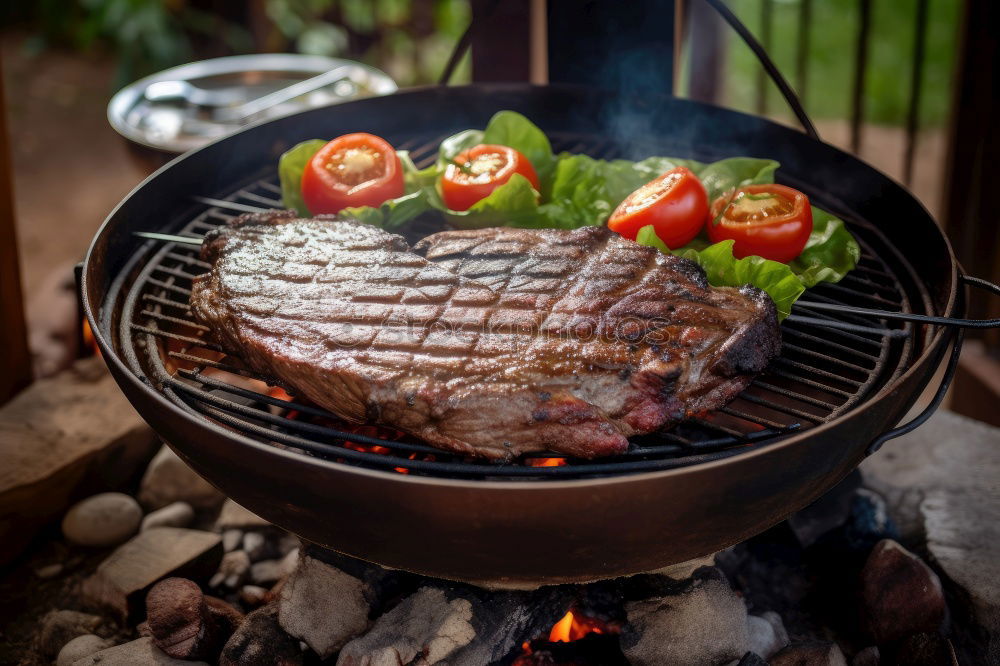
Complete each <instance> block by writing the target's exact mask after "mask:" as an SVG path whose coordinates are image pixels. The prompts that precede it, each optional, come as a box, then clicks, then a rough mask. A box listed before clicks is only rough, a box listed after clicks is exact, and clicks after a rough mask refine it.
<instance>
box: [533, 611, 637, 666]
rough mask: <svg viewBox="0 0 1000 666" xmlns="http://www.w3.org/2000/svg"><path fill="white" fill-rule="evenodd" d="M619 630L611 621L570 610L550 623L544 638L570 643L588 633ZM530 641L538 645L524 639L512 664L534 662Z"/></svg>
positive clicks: (615, 631)
mask: <svg viewBox="0 0 1000 666" xmlns="http://www.w3.org/2000/svg"><path fill="white" fill-rule="evenodd" d="M619 631H620V627H618V626H617V625H616V624H615V623H613V622H612V623H605V622H602V621H601V620H598V619H596V618H592V617H587V616H586V615H580V614H578V613H574V612H573V611H572V610H570V611H567V612H566V614H565V615H563V616H562V618H561V619H560V620H559V621H558V622H556V623H555V624H554V625H552V629H550V630H549V635H548V636H547V637H546V638H545V640H546V641H548V642H549V643H571V642H573V641H578V640H580V639H581V638H585V637H587V636H589V635H590V634H604V633H611V634H617V633H618V632H619ZM532 643H535V644H536V647H538V644H537V641H525V642H524V643H523V644H522V645H521V649H522V654H521V656H520V657H518V658H517V660H515V661H514V666H526V665H527V664H532V663H534V662H533V661H531V657H530V655H532V654H533V653H534V651H533V650H532Z"/></svg>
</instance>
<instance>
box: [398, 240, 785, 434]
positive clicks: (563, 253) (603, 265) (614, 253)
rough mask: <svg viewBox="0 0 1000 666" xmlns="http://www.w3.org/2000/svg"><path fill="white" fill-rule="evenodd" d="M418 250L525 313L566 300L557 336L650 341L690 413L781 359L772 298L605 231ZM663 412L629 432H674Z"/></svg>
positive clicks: (653, 411) (443, 243) (432, 243)
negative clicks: (529, 307)
mask: <svg viewBox="0 0 1000 666" xmlns="http://www.w3.org/2000/svg"><path fill="white" fill-rule="evenodd" d="M414 251H415V252H417V253H418V254H421V255H423V256H425V257H426V258H427V259H429V260H431V261H433V262H435V263H436V264H438V265H439V266H442V267H444V268H447V269H448V270H449V271H451V272H453V273H456V274H458V275H460V276H462V277H467V278H472V279H475V280H476V281H478V282H481V283H483V284H486V285H488V286H489V287H490V288H491V289H494V290H496V291H499V292H502V293H505V294H507V298H508V299H509V300H514V299H518V298H523V299H524V302H525V303H526V304H527V303H529V302H530V301H531V300H532V299H533V298H535V297H537V296H538V295H547V294H558V295H560V297H559V299H558V301H557V302H556V303H555V304H554V305H553V306H552V308H551V309H552V312H553V313H556V317H554V318H550V319H549V321H548V322H547V323H546V326H547V327H550V328H555V327H559V328H560V329H561V330H560V333H566V332H567V329H570V330H572V329H575V328H579V329H582V330H587V329H591V328H592V329H596V330H598V331H599V332H600V333H602V334H605V335H607V334H613V335H614V336H615V337H616V338H617V339H619V340H621V341H624V342H630V341H644V342H645V343H647V344H649V346H650V350H651V351H652V352H653V355H654V356H656V357H658V358H659V359H661V360H664V361H668V362H677V363H678V365H677V366H676V367H675V368H674V370H673V371H672V373H673V374H674V375H675V381H674V382H673V386H672V387H671V391H672V393H673V397H674V398H675V399H676V400H677V401H679V402H680V403H681V404H682V405H683V409H684V411H686V412H687V413H689V414H690V413H696V412H703V411H709V410H712V409H715V408H718V407H720V406H722V405H724V404H725V403H727V402H728V401H729V400H731V399H732V398H734V397H735V396H736V395H737V394H738V393H739V392H740V391H742V390H743V389H744V388H746V385H747V384H748V383H749V382H750V380H752V379H753V376H754V375H755V374H757V373H759V372H761V371H763V370H764V368H766V367H767V364H768V363H769V362H770V361H771V359H772V358H774V357H776V356H777V355H778V353H779V352H780V347H781V337H780V333H779V329H778V326H777V314H776V312H775V309H774V303H773V302H772V301H771V299H770V298H769V297H768V296H767V294H766V293H764V292H763V291H761V290H759V289H756V288H754V287H749V286H747V287H743V288H742V289H731V288H713V287H711V286H709V284H708V281H707V279H706V277H705V273H704V271H702V269H701V268H700V267H698V266H697V265H696V264H694V263H693V262H691V261H689V260H687V259H684V258H681V257H677V256H673V255H665V254H663V253H661V252H659V251H658V250H655V249H653V248H648V247H643V246H641V245H638V244H637V243H634V242H632V241H630V240H626V239H625V238H622V237H621V236H619V235H618V234H616V233H614V232H612V231H610V230H608V229H607V228H606V227H584V228H581V229H576V230H573V231H562V230H554V229H515V228H510V227H497V228H490V229H479V230H473V231H444V232H441V233H437V234H433V235H431V236H428V237H426V238H424V239H423V240H421V241H419V242H418V243H417V244H416V245H415V246H414ZM608 326H613V327H614V330H613V331H608V330H606V327H608ZM602 327H604V328H602ZM626 370H627V371H628V372H633V371H634V370H636V368H632V367H629V368H626ZM654 402H658V401H654ZM657 407H658V406H657V405H656V404H652V405H650V413H649V418H650V419H651V420H650V421H649V422H645V423H643V422H641V421H639V420H636V418H637V417H638V415H633V420H632V421H630V423H629V425H631V426H632V427H633V428H634V429H635V430H636V431H637V432H649V431H651V430H655V429H656V428H657V427H661V426H663V425H665V424H666V423H669V422H670V421H662V422H661V423H659V424H655V423H654V422H653V421H655V420H656V419H658V418H662V417H661V416H660V415H659V413H658V411H657ZM672 420H677V419H676V417H675V418H674V419H672Z"/></svg>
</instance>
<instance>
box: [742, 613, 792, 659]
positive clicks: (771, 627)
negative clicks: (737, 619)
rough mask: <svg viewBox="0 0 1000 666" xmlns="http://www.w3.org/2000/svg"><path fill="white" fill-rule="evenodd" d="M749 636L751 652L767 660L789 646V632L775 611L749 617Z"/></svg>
mask: <svg viewBox="0 0 1000 666" xmlns="http://www.w3.org/2000/svg"><path fill="white" fill-rule="evenodd" d="M747 634H748V636H749V639H750V643H749V647H748V648H747V649H748V650H750V651H751V652H753V653H755V654H758V655H760V656H761V657H764V659H767V658H768V657H770V656H771V655H772V654H774V653H775V652H777V651H778V650H780V649H781V648H783V647H785V646H786V645H788V632H787V631H785V624H784V623H783V622H782V621H781V616H780V615H778V614H777V613H775V612H774V611H767V612H766V613H763V614H761V615H751V616H749V617H747Z"/></svg>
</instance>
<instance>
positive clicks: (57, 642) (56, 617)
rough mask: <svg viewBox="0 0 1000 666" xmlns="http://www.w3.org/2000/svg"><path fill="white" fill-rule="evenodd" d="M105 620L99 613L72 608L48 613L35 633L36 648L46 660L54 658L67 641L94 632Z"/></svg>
mask: <svg viewBox="0 0 1000 666" xmlns="http://www.w3.org/2000/svg"><path fill="white" fill-rule="evenodd" d="M103 622H104V619H103V618H101V617H100V616H98V615H90V614H89V613H80V612H78V611H72V610H55V611H49V612H48V613H46V614H45V615H44V616H43V617H42V619H41V622H40V623H39V624H40V626H39V629H38V633H37V634H35V645H34V647H35V650H36V651H37V652H38V653H39V654H40V655H42V657H44V658H45V659H46V660H52V659H54V658H55V656H56V655H57V654H59V650H61V649H62V647H63V646H64V645H66V643H68V642H70V641H71V640H73V639H74V638H76V637H77V636H83V635H85V634H92V633H94V632H95V631H96V630H97V628H98V627H100V626H101V624H102V623H103Z"/></svg>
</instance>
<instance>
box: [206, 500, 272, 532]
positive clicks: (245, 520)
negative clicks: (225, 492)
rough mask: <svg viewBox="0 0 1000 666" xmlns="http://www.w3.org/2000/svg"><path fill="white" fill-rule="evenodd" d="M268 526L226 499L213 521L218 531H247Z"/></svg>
mask: <svg viewBox="0 0 1000 666" xmlns="http://www.w3.org/2000/svg"><path fill="white" fill-rule="evenodd" d="M270 526H271V523H269V522H267V521H266V520H264V519H263V518H261V517H260V516H258V515H257V514H256V513H254V512H253V511H250V510H249V509H245V508H243V507H242V506H241V505H239V504H237V503H236V502H234V501H233V500H231V499H226V501H225V502H223V504H222V509H221V510H220V511H219V517H218V518H216V519H215V529H217V530H220V531H221V530H228V529H233V528H236V529H240V530H248V529H254V528H261V527H270Z"/></svg>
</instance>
